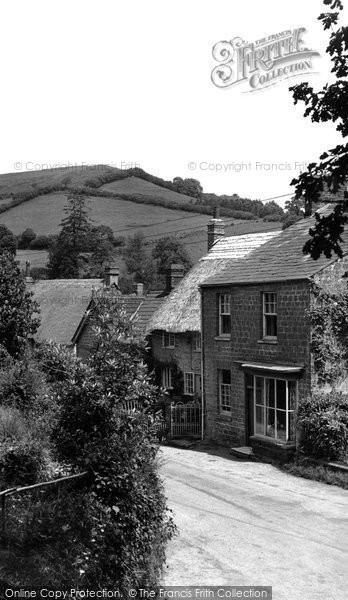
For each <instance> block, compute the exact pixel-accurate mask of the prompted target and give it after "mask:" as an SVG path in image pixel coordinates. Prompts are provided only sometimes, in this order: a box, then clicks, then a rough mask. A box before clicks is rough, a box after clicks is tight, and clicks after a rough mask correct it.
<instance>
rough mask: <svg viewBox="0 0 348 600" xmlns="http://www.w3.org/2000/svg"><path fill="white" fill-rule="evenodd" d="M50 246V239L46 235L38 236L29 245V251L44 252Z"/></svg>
mask: <svg viewBox="0 0 348 600" xmlns="http://www.w3.org/2000/svg"><path fill="white" fill-rule="evenodd" d="M49 245H50V239H49V237H48V236H47V235H38V236H37V237H36V238H35V239H33V240H32V241H31V242H30V244H29V248H30V250H46V249H47V248H48V247H49Z"/></svg>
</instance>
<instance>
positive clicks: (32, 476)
mask: <svg viewBox="0 0 348 600" xmlns="http://www.w3.org/2000/svg"><path fill="white" fill-rule="evenodd" d="M47 472H48V456H47V453H46V452H45V450H44V448H43V447H42V444H41V443H40V442H39V441H38V440H34V439H32V438H30V437H27V438H23V439H22V440H16V441H7V442H3V443H1V444H0V482H1V485H2V487H5V488H6V487H9V486H15V485H31V484H33V483H37V482H38V481H40V480H42V479H44V478H45V475H46V474H47Z"/></svg>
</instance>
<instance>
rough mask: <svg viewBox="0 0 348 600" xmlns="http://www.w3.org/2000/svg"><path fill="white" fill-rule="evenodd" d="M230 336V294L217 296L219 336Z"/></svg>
mask: <svg viewBox="0 0 348 600" xmlns="http://www.w3.org/2000/svg"><path fill="white" fill-rule="evenodd" d="M230 334H231V294H219V335H230Z"/></svg>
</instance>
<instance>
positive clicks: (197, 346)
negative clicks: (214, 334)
mask: <svg viewBox="0 0 348 600" xmlns="http://www.w3.org/2000/svg"><path fill="white" fill-rule="evenodd" d="M193 348H194V351H195V352H201V350H202V338H201V334H200V333H197V334H196V335H195V336H194V340H193Z"/></svg>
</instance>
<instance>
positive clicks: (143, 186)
mask: <svg viewBox="0 0 348 600" xmlns="http://www.w3.org/2000/svg"><path fill="white" fill-rule="evenodd" d="M100 189H101V190H105V191H107V192H114V193H115V194H123V195H133V194H141V195H142V196H145V197H150V198H164V199H165V200H168V201H169V202H171V203H172V202H173V203H176V204H191V203H192V202H193V199H192V198H191V197H190V196H186V194H178V193H177V192H173V191H172V190H168V189H166V188H164V187H160V186H159V185H156V184H154V183H151V182H150V181H144V179H140V178H139V177H127V179H120V180H119V181H112V182H111V183H106V184H104V185H102V186H101V188H100Z"/></svg>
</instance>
